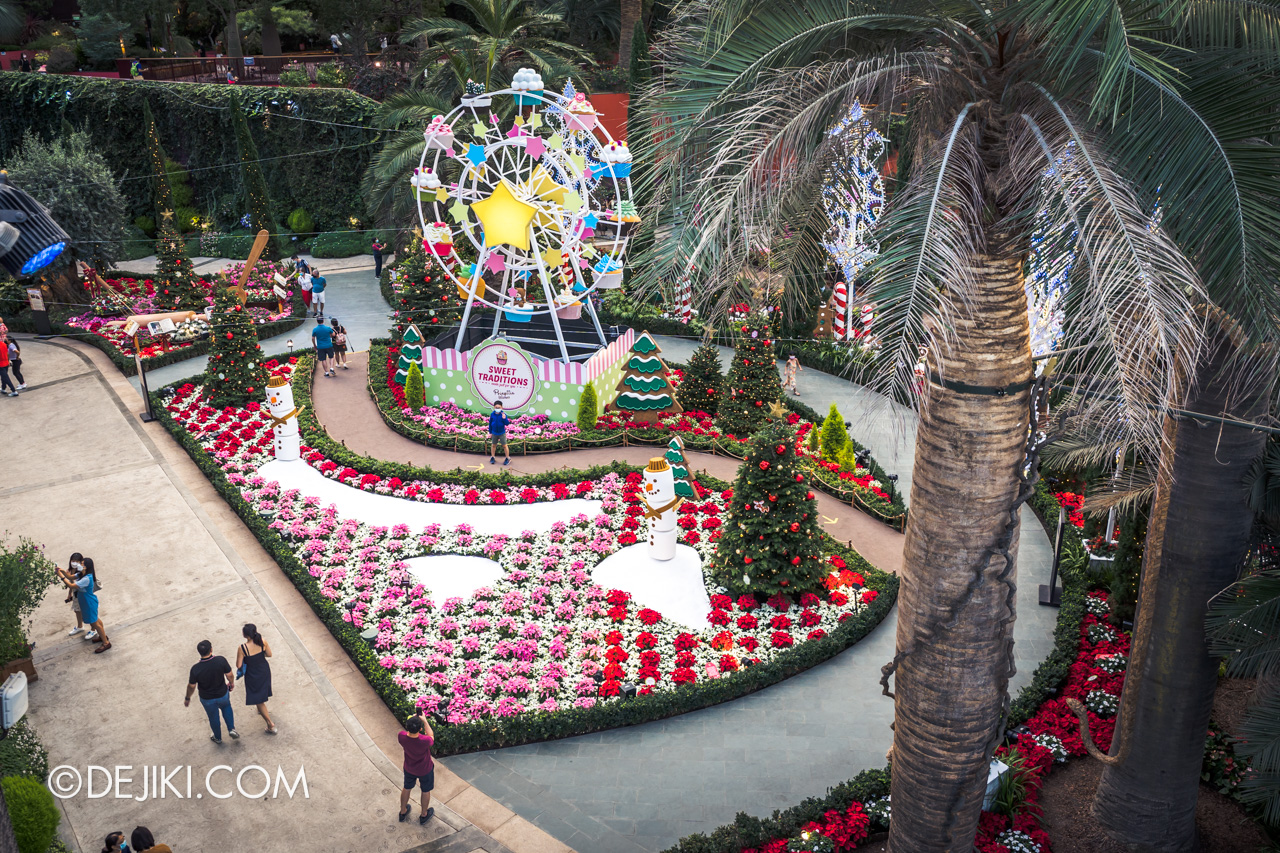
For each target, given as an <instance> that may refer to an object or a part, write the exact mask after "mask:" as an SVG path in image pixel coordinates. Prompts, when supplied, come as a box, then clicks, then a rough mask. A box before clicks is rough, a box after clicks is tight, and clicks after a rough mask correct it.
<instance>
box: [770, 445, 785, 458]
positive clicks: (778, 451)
mask: <svg viewBox="0 0 1280 853" xmlns="http://www.w3.org/2000/svg"><path fill="white" fill-rule="evenodd" d="M773 452H774V453H776V454H778V455H779V456H781V455H782V454H784V453H786V452H787V446H786V445H785V444H779V445H778V446H777V447H775V448H774V449H773Z"/></svg>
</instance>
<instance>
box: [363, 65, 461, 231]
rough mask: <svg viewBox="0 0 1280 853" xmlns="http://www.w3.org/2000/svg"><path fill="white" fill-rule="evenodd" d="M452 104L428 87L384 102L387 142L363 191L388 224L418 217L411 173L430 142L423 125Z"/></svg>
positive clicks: (372, 211) (372, 212)
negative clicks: (427, 139) (423, 132)
mask: <svg viewBox="0 0 1280 853" xmlns="http://www.w3.org/2000/svg"><path fill="white" fill-rule="evenodd" d="M449 109H450V104H449V102H448V101H447V100H445V99H443V98H441V97H440V96H439V95H437V94H434V93H432V92H429V91H426V90H424V89H420V88H419V89H411V90H409V91H407V92H398V93H396V94H394V95H392V96H391V97H389V98H387V99H386V100H385V101H383V103H382V109H381V110H380V112H379V114H378V125H379V127H381V128H383V140H384V141H383V145H382V149H381V150H379V151H378V153H377V155H375V156H374V158H373V159H372V160H371V161H370V162H369V166H368V167H367V169H366V170H365V174H364V186H363V193H364V197H365V207H366V209H367V212H368V214H369V217H370V218H371V219H373V220H374V221H375V222H377V223H378V224H379V225H380V226H382V227H384V228H390V227H393V226H394V224H396V223H405V222H414V221H416V218H417V213H416V208H415V206H414V205H415V200H414V197H413V192H412V188H411V186H410V184H409V176H410V175H412V174H413V170H414V168H415V167H417V165H418V163H420V162H421V159H422V149H423V148H424V147H426V142H425V140H424V139H423V138H422V128H424V127H426V125H427V124H428V123H429V122H430V121H431V117H432V116H435V115H443V114H445V113H448V112H449Z"/></svg>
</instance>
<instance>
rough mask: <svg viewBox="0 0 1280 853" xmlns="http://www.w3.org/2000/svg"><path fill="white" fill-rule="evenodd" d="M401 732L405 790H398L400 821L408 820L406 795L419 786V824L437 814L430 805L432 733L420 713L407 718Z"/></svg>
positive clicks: (433, 767) (433, 780)
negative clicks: (420, 807) (420, 806)
mask: <svg viewBox="0 0 1280 853" xmlns="http://www.w3.org/2000/svg"><path fill="white" fill-rule="evenodd" d="M404 727H405V730H404V731H401V732H400V736H399V740H400V747H401V748H402V749H403V750H404V790H402V791H401V792H400V822H401V823H404V822H405V821H406V820H408V819H409V795H410V794H411V793H413V787H414V785H418V786H420V787H421V788H422V814H421V815H419V816H418V823H426V822H427V821H429V820H431V816H432V815H434V814H435V813H436V810H435V809H434V808H431V789H432V788H434V787H435V786H436V765H435V762H434V761H432V760H431V745H432V744H434V743H435V732H433V731H431V726H430V725H428V724H427V719H426V717H424V716H422V715H421V714H419V715H417V716H416V717H410V718H409V721H408V722H407V723H405V724H404Z"/></svg>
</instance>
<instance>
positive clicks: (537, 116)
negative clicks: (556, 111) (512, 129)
mask: <svg viewBox="0 0 1280 853" xmlns="http://www.w3.org/2000/svg"><path fill="white" fill-rule="evenodd" d="M540 127H542V113H534V114H533V115H531V116H529V129H530V130H537V129H538V128H540Z"/></svg>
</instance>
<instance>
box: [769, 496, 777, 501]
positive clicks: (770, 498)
mask: <svg viewBox="0 0 1280 853" xmlns="http://www.w3.org/2000/svg"><path fill="white" fill-rule="evenodd" d="M777 499H778V496H777V495H769V500H771V501H776V500H777Z"/></svg>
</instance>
